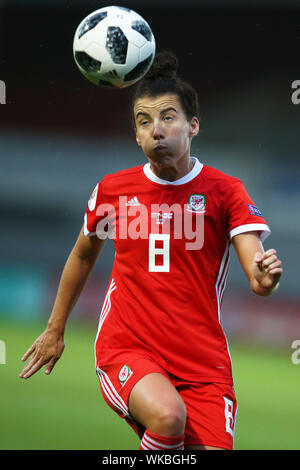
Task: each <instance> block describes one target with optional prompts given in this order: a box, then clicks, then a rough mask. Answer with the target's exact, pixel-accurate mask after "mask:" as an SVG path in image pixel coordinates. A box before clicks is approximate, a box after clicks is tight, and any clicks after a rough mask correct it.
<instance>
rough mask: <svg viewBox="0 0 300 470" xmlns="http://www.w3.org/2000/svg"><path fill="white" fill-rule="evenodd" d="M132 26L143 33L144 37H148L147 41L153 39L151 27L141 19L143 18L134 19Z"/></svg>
mask: <svg viewBox="0 0 300 470" xmlns="http://www.w3.org/2000/svg"><path fill="white" fill-rule="evenodd" d="M131 27H132V29H134V30H135V31H137V32H138V33H140V34H142V35H143V36H144V38H146V39H147V41H151V39H152V32H151V29H150V28H149V26H148V25H147V24H146V23H145V22H144V21H141V20H136V21H133V22H132V25H131Z"/></svg>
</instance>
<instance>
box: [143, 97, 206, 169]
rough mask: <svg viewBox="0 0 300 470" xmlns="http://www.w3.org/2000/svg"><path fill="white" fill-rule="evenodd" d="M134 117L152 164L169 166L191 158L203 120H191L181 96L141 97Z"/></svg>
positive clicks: (145, 151)
mask: <svg viewBox="0 0 300 470" xmlns="http://www.w3.org/2000/svg"><path fill="white" fill-rule="evenodd" d="M134 117H135V125H136V140H137V143H138V145H140V146H141V147H142V149H143V151H144V153H145V155H146V156H147V157H148V159H149V161H150V163H153V164H155V165H156V166H159V167H161V168H166V167H168V166H170V165H174V164H176V162H177V161H180V160H182V159H184V158H187V159H189V157H190V146H191V140H192V137H194V136H195V135H196V134H197V133H198V130H199V122H198V119H197V118H196V117H195V118H192V119H191V120H190V121H188V120H187V117H186V115H185V113H184V111H183V109H182V106H181V103H180V100H179V97H178V96H177V95H174V94H169V93H167V94H164V95H160V96H157V97H150V96H144V97H141V98H140V99H138V100H137V102H136V103H135V106H134Z"/></svg>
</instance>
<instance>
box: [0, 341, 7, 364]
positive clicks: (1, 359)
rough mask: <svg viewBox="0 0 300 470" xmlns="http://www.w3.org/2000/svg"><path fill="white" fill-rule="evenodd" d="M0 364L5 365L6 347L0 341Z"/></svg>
mask: <svg viewBox="0 0 300 470" xmlns="http://www.w3.org/2000/svg"><path fill="white" fill-rule="evenodd" d="M0 364H6V345H5V342H4V341H1V340H0Z"/></svg>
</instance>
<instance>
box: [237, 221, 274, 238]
mask: <svg viewBox="0 0 300 470" xmlns="http://www.w3.org/2000/svg"><path fill="white" fill-rule="evenodd" d="M254 231H255V232H256V231H258V232H261V234H260V241H261V242H264V241H265V239H266V238H267V237H268V236H269V235H270V233H271V230H270V229H269V227H268V226H267V225H266V224H245V225H239V226H238V227H235V228H234V229H232V230H230V232H229V236H230V238H233V237H234V236H235V235H239V234H240V233H245V232H254Z"/></svg>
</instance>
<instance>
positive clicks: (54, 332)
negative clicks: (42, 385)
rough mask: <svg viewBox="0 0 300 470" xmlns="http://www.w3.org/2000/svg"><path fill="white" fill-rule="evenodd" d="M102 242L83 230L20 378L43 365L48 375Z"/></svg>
mask: <svg viewBox="0 0 300 470" xmlns="http://www.w3.org/2000/svg"><path fill="white" fill-rule="evenodd" d="M104 243H105V240H100V239H99V238H97V237H96V236H93V237H86V236H85V235H84V233H83V227H82V229H81V231H80V234H79V236H78V239H77V241H76V243H75V245H74V247H73V249H72V251H71V253H70V255H69V257H68V259H67V262H66V264H65V266H64V269H63V272H62V276H61V279H60V283H59V287H58V291H57V295H56V299H55V303H54V306H53V309H52V313H51V315H50V318H49V320H48V325H47V328H46V330H45V331H44V332H43V333H42V334H41V335H40V336H39V337H38V338H37V339H36V340H35V342H34V343H33V345H32V346H31V347H30V348H29V349H28V351H27V352H26V353H25V354H24V356H23V357H22V361H26V360H27V359H28V358H29V357H30V356H31V359H30V361H29V362H28V363H27V364H26V365H25V367H24V368H23V370H22V372H21V374H20V377H21V378H29V377H31V376H32V375H33V374H34V373H35V372H37V371H38V370H39V369H40V368H41V367H42V366H43V365H45V364H46V365H47V367H46V371H45V372H46V374H50V372H51V371H52V369H53V367H54V365H55V364H56V362H57V361H58V359H59V358H60V356H61V355H62V353H63V350H64V346H65V345H64V331H65V327H66V322H67V319H68V317H69V315H70V313H71V311H72V309H73V307H74V306H75V304H76V302H77V300H78V297H79V295H80V293H81V291H82V289H83V287H84V285H85V283H86V281H87V279H88V276H89V274H90V273H91V271H92V269H93V267H94V265H95V263H96V260H97V258H98V256H99V254H100V251H101V250H102V248H103V246H104Z"/></svg>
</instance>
